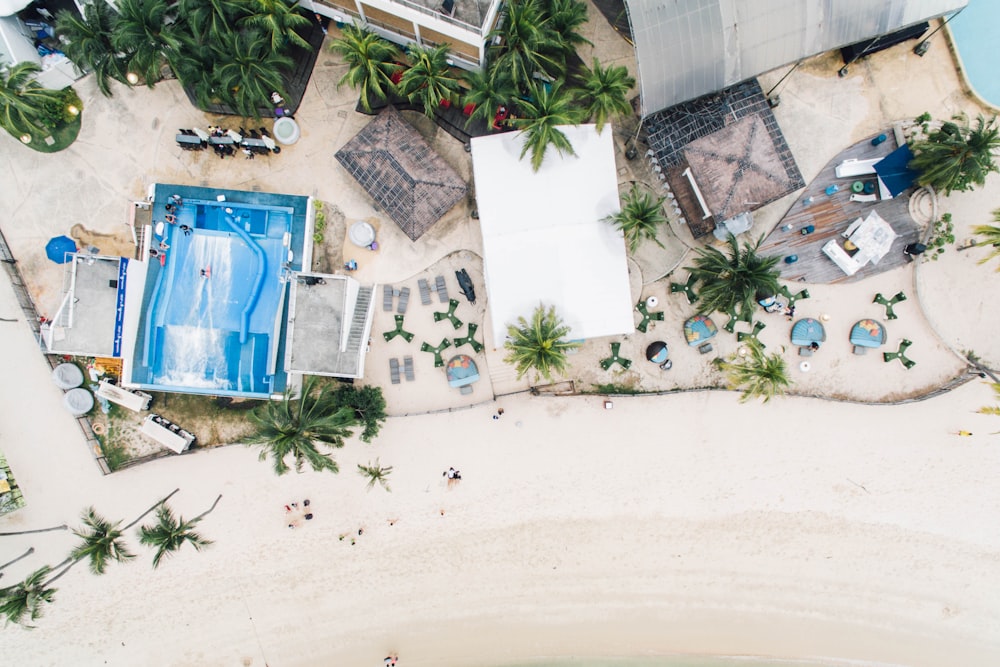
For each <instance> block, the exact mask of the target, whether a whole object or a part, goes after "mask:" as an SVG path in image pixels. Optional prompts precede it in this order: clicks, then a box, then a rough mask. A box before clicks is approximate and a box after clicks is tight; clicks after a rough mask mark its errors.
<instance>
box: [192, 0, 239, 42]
mask: <svg viewBox="0 0 1000 667" xmlns="http://www.w3.org/2000/svg"><path fill="white" fill-rule="evenodd" d="M177 8H178V13H179V14H180V16H182V17H183V18H184V21H185V22H186V23H187V26H188V28H189V30H190V31H191V34H192V35H194V36H195V37H196V38H197V41H198V42H200V43H203V44H211V43H213V42H216V41H218V40H219V39H221V38H222V36H223V35H225V34H227V33H230V32H232V30H233V28H232V26H234V25H235V24H236V23H237V22H238V21H240V20H241V19H242V18H243V17H245V16H246V15H247V9H248V8H247V6H246V4H245V3H244V2H242V1H241V0H180V2H178V3H177Z"/></svg>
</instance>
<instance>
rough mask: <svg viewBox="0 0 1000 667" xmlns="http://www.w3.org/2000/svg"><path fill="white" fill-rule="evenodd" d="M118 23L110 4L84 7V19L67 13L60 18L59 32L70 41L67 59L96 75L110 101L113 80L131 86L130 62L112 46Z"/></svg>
mask: <svg viewBox="0 0 1000 667" xmlns="http://www.w3.org/2000/svg"><path fill="white" fill-rule="evenodd" d="M117 20H118V14H117V13H116V12H115V11H114V10H113V9H111V5H109V4H108V3H107V2H91V3H88V4H86V5H84V7H83V16H80V15H79V14H77V13H76V12H72V11H66V10H63V11H60V12H59V14H58V16H57V18H56V32H57V33H58V34H59V36H60V38H64V39H65V41H66V43H65V45H64V46H63V48H64V49H65V51H66V56H67V57H68V58H69V59H70V60H72V61H73V62H74V63H76V64H77V65H79V66H80V67H82V68H85V69H88V70H90V71H92V72H93V73H94V77H95V79H96V81H97V88H98V90H100V91H101V94H103V95H104V96H106V97H111V81H112V80H114V81H120V82H122V83H127V80H126V78H125V75H126V74H127V70H126V60H127V58H126V56H124V55H120V54H119V52H118V49H116V48H115V47H114V45H113V44H112V43H111V35H112V34H113V32H114V28H115V23H116V22H117Z"/></svg>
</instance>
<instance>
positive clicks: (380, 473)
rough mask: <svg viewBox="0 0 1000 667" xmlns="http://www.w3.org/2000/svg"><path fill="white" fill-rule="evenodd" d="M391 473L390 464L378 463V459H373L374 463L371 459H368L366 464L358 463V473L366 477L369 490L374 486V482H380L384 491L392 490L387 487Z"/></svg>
mask: <svg viewBox="0 0 1000 667" xmlns="http://www.w3.org/2000/svg"><path fill="white" fill-rule="evenodd" d="M391 473H392V466H383V465H380V463H379V460H378V459H375V463H374V464H373V463H372V462H371V461H369V462H368V465H366V466H363V465H361V464H360V463H359V464H358V474H360V475H361V476H362V477H367V478H368V490H369V491H371V490H372V489H373V488H375V484H376V483H378V484H380V485H381V486H382V488H383V489H385V490H386V491H392V489H390V488H389V475H390V474H391Z"/></svg>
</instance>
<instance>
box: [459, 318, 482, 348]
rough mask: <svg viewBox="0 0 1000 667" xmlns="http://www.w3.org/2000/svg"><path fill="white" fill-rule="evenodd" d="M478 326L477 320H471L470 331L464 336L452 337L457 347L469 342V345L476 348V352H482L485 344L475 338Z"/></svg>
mask: <svg viewBox="0 0 1000 667" xmlns="http://www.w3.org/2000/svg"><path fill="white" fill-rule="evenodd" d="M478 328H479V325H478V324H476V323H475V322H469V333H467V334H466V335H465V337H464V338H454V339H452V342H453V343H454V344H455V347H461V346H462V345H465V344H466V343H468V344H469V345H471V346H472V349H473V350H475V351H476V352H482V351H483V344H482V343H480V342H479V341H478V340H476V339H475V338H473V336H474V335H475V334H476V330H477V329H478Z"/></svg>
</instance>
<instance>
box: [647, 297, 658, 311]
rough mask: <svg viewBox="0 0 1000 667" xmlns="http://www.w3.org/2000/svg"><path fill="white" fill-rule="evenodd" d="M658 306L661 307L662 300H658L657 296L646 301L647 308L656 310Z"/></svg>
mask: <svg viewBox="0 0 1000 667" xmlns="http://www.w3.org/2000/svg"><path fill="white" fill-rule="evenodd" d="M658 305H660V300H659V299H657V298H656V297H655V296H651V297H649V298H648V299H646V307H647V308H656V307H657V306H658Z"/></svg>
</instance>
